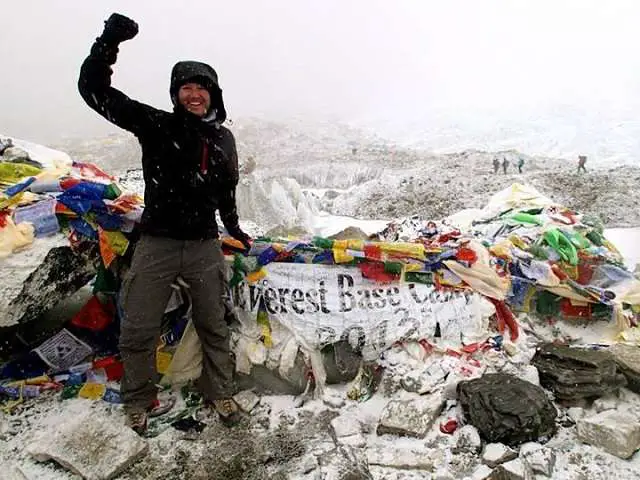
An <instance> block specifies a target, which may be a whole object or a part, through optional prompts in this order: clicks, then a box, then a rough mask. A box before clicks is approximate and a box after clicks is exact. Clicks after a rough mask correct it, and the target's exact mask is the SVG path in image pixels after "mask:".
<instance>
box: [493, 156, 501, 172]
mask: <svg viewBox="0 0 640 480" xmlns="http://www.w3.org/2000/svg"><path fill="white" fill-rule="evenodd" d="M498 170H500V160H498V157H494V158H493V173H495V174H497V173H498Z"/></svg>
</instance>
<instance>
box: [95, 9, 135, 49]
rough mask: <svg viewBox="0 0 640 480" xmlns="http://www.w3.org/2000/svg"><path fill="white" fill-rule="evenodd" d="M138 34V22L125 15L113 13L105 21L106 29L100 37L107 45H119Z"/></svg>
mask: <svg viewBox="0 0 640 480" xmlns="http://www.w3.org/2000/svg"><path fill="white" fill-rule="evenodd" d="M137 34H138V24H137V23H136V22H134V21H133V20H131V19H130V18H128V17H125V16H124V15H120V14H119V13H112V14H111V16H110V17H109V18H108V19H107V21H105V22H104V31H103V32H102V35H101V36H100V38H102V40H103V41H104V42H105V43H106V44H107V45H118V44H120V43H121V42H124V41H126V40H131V39H132V38H133V37H135V36H136V35H137Z"/></svg>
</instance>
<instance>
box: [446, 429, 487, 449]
mask: <svg viewBox="0 0 640 480" xmlns="http://www.w3.org/2000/svg"><path fill="white" fill-rule="evenodd" d="M453 441H454V442H455V447H454V453H457V452H469V453H478V452H479V451H480V449H481V448H482V440H481V439H480V434H479V433H478V429H477V428H476V427H474V426H473V425H465V426H464V427H462V428H460V429H458V430H456V432H455V433H454V434H453Z"/></svg>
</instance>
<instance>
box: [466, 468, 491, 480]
mask: <svg viewBox="0 0 640 480" xmlns="http://www.w3.org/2000/svg"><path fill="white" fill-rule="evenodd" d="M491 472H493V470H492V469H491V468H489V467H488V466H486V465H478V467H477V468H476V469H475V470H474V471H473V473H472V474H471V480H487V479H488V478H489V477H490V476H491Z"/></svg>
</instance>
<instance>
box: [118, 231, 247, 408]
mask: <svg viewBox="0 0 640 480" xmlns="http://www.w3.org/2000/svg"><path fill="white" fill-rule="evenodd" d="M178 275H180V276H181V277H182V278H183V279H184V280H185V281H186V282H187V283H188V284H189V286H190V292H191V298H192V301H193V309H192V318H193V325H194V327H195V329H196V332H197V333H198V336H199V337H200V341H201V343H202V353H203V358H202V375H201V377H200V379H199V385H198V388H199V390H200V392H201V393H202V394H203V395H204V398H205V399H206V400H216V399H220V398H229V397H230V396H231V395H232V394H233V393H234V392H233V363H232V359H231V356H230V352H229V329H228V327H227V324H226V322H225V318H224V317H225V309H224V303H223V294H224V282H225V278H224V256H223V255H222V250H221V249H220V242H219V241H218V240H193V241H192V240H174V239H171V238H164V237H153V236H148V235H147V236H145V235H143V236H142V237H141V238H140V240H139V241H138V244H137V245H136V250H135V252H134V254H133V260H132V262H131V268H130V270H129V272H128V273H127V274H126V276H125V279H124V281H123V285H122V290H121V296H120V301H121V305H122V307H123V310H124V318H123V319H122V323H121V327H120V354H121V356H122V361H123V364H124V377H123V379H122V384H121V393H122V398H123V401H124V405H125V408H126V409H131V408H146V407H148V406H149V405H150V404H151V403H152V402H153V401H154V400H155V398H156V395H157V389H156V384H157V382H158V374H157V372H156V361H155V358H156V355H155V353H156V346H157V344H158V341H159V337H160V328H161V323H162V317H163V313H164V310H165V308H166V305H167V302H168V301H169V298H170V296H171V291H172V288H171V284H172V283H173V281H174V280H175V279H176V277H177V276H178Z"/></svg>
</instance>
